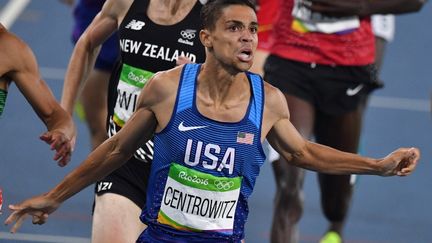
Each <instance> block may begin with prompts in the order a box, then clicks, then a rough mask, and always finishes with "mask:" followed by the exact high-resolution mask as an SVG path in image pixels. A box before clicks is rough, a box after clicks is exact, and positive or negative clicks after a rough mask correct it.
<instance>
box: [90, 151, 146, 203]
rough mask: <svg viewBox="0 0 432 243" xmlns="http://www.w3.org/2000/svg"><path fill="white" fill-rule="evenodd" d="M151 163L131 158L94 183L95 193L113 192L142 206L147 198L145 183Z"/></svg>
mask: <svg viewBox="0 0 432 243" xmlns="http://www.w3.org/2000/svg"><path fill="white" fill-rule="evenodd" d="M150 167H151V163H148V162H143V161H139V160H137V159H135V158H133V157H132V158H131V159H130V160H129V161H128V162H126V164H124V165H123V166H122V167H120V168H118V169H117V170H115V171H114V172H112V173H111V174H109V175H108V176H107V177H105V178H104V179H103V180H101V181H99V182H97V183H96V185H95V193H96V195H98V196H100V195H102V194H104V193H107V192H109V193H115V194H118V195H122V196H124V197H126V198H128V199H130V200H131V201H133V202H134V203H135V204H136V205H137V206H138V207H139V208H143V207H144V205H145V203H146V199H147V184H148V179H149V177H150Z"/></svg>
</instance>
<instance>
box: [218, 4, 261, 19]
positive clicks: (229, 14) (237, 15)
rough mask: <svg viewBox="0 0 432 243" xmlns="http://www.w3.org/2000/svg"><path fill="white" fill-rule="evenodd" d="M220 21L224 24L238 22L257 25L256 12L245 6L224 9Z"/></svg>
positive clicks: (232, 6)
mask: <svg viewBox="0 0 432 243" xmlns="http://www.w3.org/2000/svg"><path fill="white" fill-rule="evenodd" d="M220 20H221V21H222V22H229V21H236V22H243V23H245V24H251V23H257V16H256V14H255V11H254V10H253V9H251V8H250V7H248V6H244V5H231V6H228V7H225V8H223V9H222V12H221V16H220Z"/></svg>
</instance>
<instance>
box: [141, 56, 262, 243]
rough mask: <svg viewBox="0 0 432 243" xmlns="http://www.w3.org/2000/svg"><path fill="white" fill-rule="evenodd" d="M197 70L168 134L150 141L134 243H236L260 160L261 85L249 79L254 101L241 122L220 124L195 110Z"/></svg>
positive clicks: (193, 67) (191, 71) (188, 69)
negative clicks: (146, 180) (149, 163)
mask: <svg viewBox="0 0 432 243" xmlns="http://www.w3.org/2000/svg"><path fill="white" fill-rule="evenodd" d="M199 70H200V64H187V65H185V67H184V68H183V71H182V75H181V78H180V84H179V90H178V93H177V100H176V104H175V107H174V110H173V114H172V117H171V120H170V121H169V123H168V125H167V126H166V128H164V129H163V130H162V131H161V132H159V133H156V134H155V136H154V141H155V150H154V160H153V164H152V168H151V175H150V181H149V184H148V185H149V187H148V189H147V190H148V194H147V199H148V201H147V204H146V207H144V210H143V213H142V215H141V219H142V220H143V222H144V223H145V224H147V225H148V228H147V229H146V230H145V231H144V232H143V233H142V234H141V236H140V238H139V239H138V242H164V241H168V242H203V239H205V241H206V242H240V241H241V239H243V238H244V225H245V223H246V220H247V216H248V204H247V200H248V198H249V196H250V195H251V193H252V191H253V187H254V185H255V180H256V177H257V176H258V174H259V171H260V167H261V165H262V164H263V162H264V160H265V155H264V152H263V149H262V144H261V123H262V116H263V107H264V91H263V87H264V86H263V81H262V79H261V77H260V76H258V75H255V74H252V73H249V72H247V73H246V75H247V76H248V79H249V81H250V84H251V99H250V102H249V106H248V109H247V112H246V115H245V117H244V118H243V119H242V120H241V121H239V122H219V121H215V120H212V119H209V118H207V117H204V116H203V115H201V114H200V113H199V111H198V109H197V107H196V101H195V96H196V95H195V93H196V80H197V76H198V72H199Z"/></svg>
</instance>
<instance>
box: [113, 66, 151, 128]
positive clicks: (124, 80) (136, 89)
mask: <svg viewBox="0 0 432 243" xmlns="http://www.w3.org/2000/svg"><path fill="white" fill-rule="evenodd" d="M153 75H154V73H152V72H149V71H145V70H141V69H139V68H135V67H132V66H129V65H127V64H123V67H122V71H121V74H120V81H119V84H118V86H117V92H118V95H117V102H116V105H115V107H114V118H113V119H114V122H115V123H116V124H117V125H118V126H120V127H123V125H124V123H125V122H126V121H127V120H129V118H130V117H131V116H132V113H133V112H134V111H135V108H136V104H137V101H138V96H139V94H140V92H141V90H142V88H143V87H144V85H145V84H146V83H147V81H148V80H149V79H150V78H151V77H152V76H153Z"/></svg>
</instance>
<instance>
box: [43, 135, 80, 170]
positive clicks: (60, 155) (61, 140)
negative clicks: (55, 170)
mask: <svg viewBox="0 0 432 243" xmlns="http://www.w3.org/2000/svg"><path fill="white" fill-rule="evenodd" d="M40 139H41V140H43V141H45V142H46V143H47V144H49V145H50V147H51V150H55V151H56V153H55V155H54V158H53V159H54V160H55V161H57V164H58V165H59V166H61V167H63V166H65V165H67V164H68V163H69V161H70V159H71V156H72V151H73V147H74V145H75V138H72V139H69V138H68V137H67V136H66V135H65V134H64V133H62V132H59V131H55V130H53V131H48V132H45V133H44V134H42V135H41V136H40Z"/></svg>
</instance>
